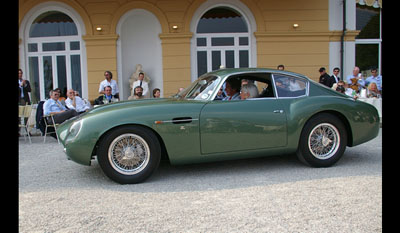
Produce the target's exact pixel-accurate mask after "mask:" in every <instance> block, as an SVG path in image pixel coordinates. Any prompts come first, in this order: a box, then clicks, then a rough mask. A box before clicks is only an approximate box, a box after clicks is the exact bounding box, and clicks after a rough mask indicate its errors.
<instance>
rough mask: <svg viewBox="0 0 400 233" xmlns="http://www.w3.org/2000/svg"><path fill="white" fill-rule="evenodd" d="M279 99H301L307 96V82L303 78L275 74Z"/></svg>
mask: <svg viewBox="0 0 400 233" xmlns="http://www.w3.org/2000/svg"><path fill="white" fill-rule="evenodd" d="M274 82H275V87H276V91H277V93H278V97H300V96H304V95H306V94H307V81H306V80H305V79H302V78H297V77H293V76H287V75H282V74H274Z"/></svg>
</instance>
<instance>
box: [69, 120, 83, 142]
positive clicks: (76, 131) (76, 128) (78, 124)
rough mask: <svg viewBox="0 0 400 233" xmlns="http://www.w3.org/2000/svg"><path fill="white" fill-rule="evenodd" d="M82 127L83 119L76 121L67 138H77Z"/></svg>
mask: <svg viewBox="0 0 400 233" xmlns="http://www.w3.org/2000/svg"><path fill="white" fill-rule="evenodd" d="M81 127H82V120H80V121H76V122H74V123H73V124H72V125H71V127H70V128H69V133H68V138H67V140H72V139H73V138H75V137H76V136H77V135H78V134H79V131H80V130H81Z"/></svg>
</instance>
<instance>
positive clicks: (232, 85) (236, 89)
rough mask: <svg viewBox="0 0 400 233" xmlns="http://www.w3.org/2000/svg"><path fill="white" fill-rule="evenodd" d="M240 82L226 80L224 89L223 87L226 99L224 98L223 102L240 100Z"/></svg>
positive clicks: (237, 80) (232, 79)
mask: <svg viewBox="0 0 400 233" xmlns="http://www.w3.org/2000/svg"><path fill="white" fill-rule="evenodd" d="M241 85H242V84H241V81H240V80H239V79H236V78H231V79H228V80H226V87H225V92H226V94H227V97H225V98H224V99H222V100H224V101H226V100H228V101H229V100H240V87H241Z"/></svg>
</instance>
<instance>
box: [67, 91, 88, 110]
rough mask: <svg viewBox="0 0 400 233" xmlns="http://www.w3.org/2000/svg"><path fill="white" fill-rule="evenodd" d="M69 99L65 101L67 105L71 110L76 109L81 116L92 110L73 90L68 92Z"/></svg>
mask: <svg viewBox="0 0 400 233" xmlns="http://www.w3.org/2000/svg"><path fill="white" fill-rule="evenodd" d="M67 96H68V98H67V99H66V100H65V105H66V106H67V107H68V108H69V109H75V111H77V112H78V113H79V114H80V113H83V112H85V111H87V110H89V109H90V107H89V106H88V105H87V104H86V103H85V101H84V100H83V99H82V98H81V97H79V96H76V95H75V91H74V90H73V89H69V90H68V91H67Z"/></svg>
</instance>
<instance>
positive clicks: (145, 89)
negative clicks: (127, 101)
mask: <svg viewBox="0 0 400 233" xmlns="http://www.w3.org/2000/svg"><path fill="white" fill-rule="evenodd" d="M138 86H139V87H141V88H142V89H143V97H144V98H149V84H148V83H147V82H146V81H144V73H143V72H140V73H139V76H138V80H137V81H136V82H134V83H133V87H135V88H136V87H138ZM135 88H134V89H135ZM134 89H132V92H133V93H132V96H135V95H134V92H135V91H134Z"/></svg>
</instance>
